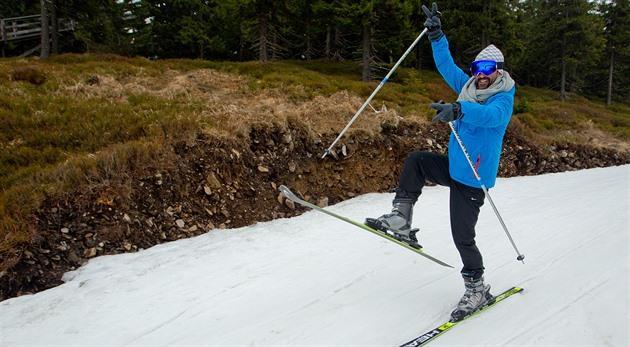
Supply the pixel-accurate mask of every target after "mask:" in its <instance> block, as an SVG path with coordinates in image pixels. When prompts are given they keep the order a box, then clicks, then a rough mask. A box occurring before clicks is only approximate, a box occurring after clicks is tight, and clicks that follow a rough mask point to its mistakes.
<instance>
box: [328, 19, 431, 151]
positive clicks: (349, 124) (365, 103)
mask: <svg viewBox="0 0 630 347" xmlns="http://www.w3.org/2000/svg"><path fill="white" fill-rule="evenodd" d="M427 30H428V29H427V28H424V30H422V32H421V33H420V35H418V37H417V38H416V40H415V41H413V43H412V44H411V46H409V48H407V51H405V53H404V54H403V55H402V57H400V59H398V61H397V62H396V64H395V65H394V67H392V69H391V70H389V73H387V76H385V78H383V80H382V81H381V83H379V84H378V86H377V87H376V89H374V91H373V92H372V95H370V97H369V98H368V99H367V100H365V102H364V103H363V105H362V106H361V108H359V110H358V111H357V113H355V114H354V117H352V119H350V122H348V124H347V125H346V127H345V128H343V130H342V131H341V133H339V136H337V138H336V139H335V141H333V143H332V144H331V145H330V147H328V149H326V151H325V152H324V155H323V156H322V159H324V158H326V156H327V155H328V154H330V151H331V150H332V148H333V147H334V146H335V144H337V142H338V141H339V139H341V137H342V136H343V134H345V132H346V131H348V129H349V128H350V126H351V125H352V123H354V121H355V120H356V119H357V118H358V117H359V115H360V114H361V113H362V112H363V110H364V109H365V108H366V107H367V105H368V104H369V103H370V101H372V99H373V98H374V96H375V95H376V93H378V91H379V90H381V88H383V86H384V85H385V83H387V80H388V79H389V77H390V76H391V75H392V74H393V73H394V71H395V70H396V69H397V68H398V65H400V63H402V61H403V60H404V59H405V58H406V57H407V55H409V53H410V52H411V50H412V49H413V48H414V47H415V46H416V44H418V41H420V39H421V38H422V36H424V34H425V33H426V32H427Z"/></svg>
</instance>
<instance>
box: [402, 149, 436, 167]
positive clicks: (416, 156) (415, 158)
mask: <svg viewBox="0 0 630 347" xmlns="http://www.w3.org/2000/svg"><path fill="white" fill-rule="evenodd" d="M429 155H431V153H429V152H422V151H416V152H411V153H409V154H408V155H407V159H405V161H407V162H410V163H413V164H420V165H421V164H422V162H423V161H424V159H426V158H427V157H428V156H429Z"/></svg>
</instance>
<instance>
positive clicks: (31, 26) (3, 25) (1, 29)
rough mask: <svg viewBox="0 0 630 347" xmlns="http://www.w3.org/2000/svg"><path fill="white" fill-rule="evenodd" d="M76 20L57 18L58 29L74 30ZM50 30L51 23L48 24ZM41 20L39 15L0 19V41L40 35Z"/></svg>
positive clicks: (60, 30)
mask: <svg viewBox="0 0 630 347" xmlns="http://www.w3.org/2000/svg"><path fill="white" fill-rule="evenodd" d="M75 27H76V22H75V21H74V20H72V19H65V18H59V26H58V31H59V32H62V31H70V30H74V28H75ZM50 29H51V32H52V25H51V26H50ZM41 32H42V20H41V16H40V15H33V16H23V17H13V18H2V19H0V41H2V42H7V41H15V40H22V39H28V38H34V37H38V36H40V34H41Z"/></svg>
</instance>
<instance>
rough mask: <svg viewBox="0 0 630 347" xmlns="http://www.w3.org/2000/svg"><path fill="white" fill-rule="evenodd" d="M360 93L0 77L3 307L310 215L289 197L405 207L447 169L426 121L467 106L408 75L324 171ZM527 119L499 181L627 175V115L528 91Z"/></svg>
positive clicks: (58, 62) (441, 136) (72, 66)
mask: <svg viewBox="0 0 630 347" xmlns="http://www.w3.org/2000/svg"><path fill="white" fill-rule="evenodd" d="M359 76H360V74H359V66H357V65H356V64H354V63H352V62H346V63H330V62H322V61H317V62H311V63H306V62H278V63H270V64H266V65H260V64H258V63H217V62H206V61H194V60H166V61H149V60H145V59H139V58H134V59H131V58H123V57H119V56H113V55H111V56H110V55H104V56H91V55H61V56H57V57H55V58H52V59H50V60H49V61H48V62H46V63H42V62H39V61H37V60H20V59H5V60H0V148H1V149H2V151H0V190H1V196H0V299H6V298H8V297H12V296H16V295H21V294H25V293H30V292H36V291H39V290H42V289H45V288H48V287H50V286H54V285H57V284H59V283H61V281H60V279H61V276H62V274H63V273H64V272H66V271H68V270H72V269H75V268H77V267H79V266H80V265H82V264H84V263H85V262H86V261H87V260H88V259H90V258H92V257H95V256H98V255H105V254H115V253H121V252H130V251H131V252H132V251H136V250H139V249H142V248H149V247H151V246H153V245H155V244H157V243H162V242H167V241H172V240H177V239H181V238H187V237H191V236H194V235H198V234H201V233H205V232H207V231H210V230H213V229H223V228H234V227H242V226H246V225H250V224H252V223H255V222H257V221H267V220H270V219H274V218H278V217H284V216H291V215H295V214H298V213H301V211H299V210H296V209H294V207H293V206H291V205H290V204H283V203H282V202H281V201H280V202H279V201H278V200H277V191H276V186H277V185H278V184H280V183H285V184H291V185H292V186H294V187H296V188H297V189H299V190H300V192H301V193H302V194H303V195H304V196H305V197H306V198H307V199H311V200H312V201H317V202H320V203H321V204H327V203H336V202H339V201H342V200H345V199H347V198H349V197H353V196H356V195H358V194H364V193H368V192H376V191H381V192H382V191H388V190H390V189H391V188H392V187H393V186H394V185H395V181H396V177H397V175H398V170H399V166H400V163H401V162H402V160H403V158H404V157H405V155H406V154H407V153H408V152H409V151H411V150H414V149H424V150H433V151H438V152H445V150H446V142H447V137H448V130H447V128H446V127H445V126H443V125H432V124H430V123H428V121H427V120H428V119H430V117H431V113H432V112H431V111H430V110H429V109H428V107H427V104H428V103H429V102H432V101H435V100H439V99H443V100H451V99H453V98H454V97H455V96H454V94H453V93H452V92H450V91H449V90H448V88H447V87H446V85H445V84H444V83H443V82H442V81H441V79H440V78H439V76H438V75H437V74H436V73H435V72H430V71H421V72H418V71H415V70H412V69H402V70H401V71H400V73H399V74H397V76H396V77H395V78H394V80H393V81H392V82H391V83H389V84H388V85H386V87H385V88H383V90H382V92H381V93H380V94H379V96H378V97H377V98H376V100H375V101H374V102H373V106H374V110H368V111H366V113H365V114H364V115H363V116H362V117H361V118H360V119H359V121H357V122H356V123H355V125H354V127H353V128H352V130H351V131H350V132H349V133H348V135H347V136H346V137H345V138H344V139H343V141H342V143H340V145H339V146H338V148H337V156H336V158H328V159H326V160H324V161H321V160H319V157H320V156H321V154H322V153H323V150H324V149H325V148H326V147H327V146H328V145H329V144H330V143H331V142H332V139H334V137H335V136H336V135H337V133H338V132H339V131H340V130H341V129H342V128H343V126H345V124H346V123H347V121H348V120H349V119H350V117H351V116H352V115H353V114H354V112H355V111H356V109H357V108H358V107H359V106H360V105H361V103H362V102H363V100H364V98H365V97H366V96H367V95H369V93H370V92H371V91H372V90H373V88H374V87H375V85H376V83H377V82H373V83H368V84H366V83H363V82H361V81H360V80H359ZM515 109H516V112H517V114H516V116H515V117H514V118H513V121H512V123H511V125H510V128H509V131H508V135H507V137H506V146H505V149H504V152H505V153H504V156H503V161H502V163H501V169H500V170H501V175H502V176H514V175H532V174H539V173H544V172H558V171H566V170H574V169H581V168H589V167H599V166H609V165H619V164H624V163H628V162H630V152H629V146H628V145H629V141H630V117H629V115H630V106H628V105H614V106H613V107H610V108H606V107H605V105H604V104H603V103H601V102H598V101H593V100H589V99H587V98H584V97H581V96H578V95H572V96H571V99H570V101H568V102H564V103H561V102H559V101H556V100H555V93H554V92H551V91H546V90H539V89H534V88H527V87H523V88H520V89H519V92H518V96H517V102H516V106H515Z"/></svg>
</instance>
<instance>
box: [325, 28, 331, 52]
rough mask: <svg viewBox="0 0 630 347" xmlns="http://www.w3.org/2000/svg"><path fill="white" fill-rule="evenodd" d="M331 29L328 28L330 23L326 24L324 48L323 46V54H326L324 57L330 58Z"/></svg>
mask: <svg viewBox="0 0 630 347" xmlns="http://www.w3.org/2000/svg"><path fill="white" fill-rule="evenodd" d="M330 34H331V30H330V25H327V26H326V48H324V55H325V56H326V59H330V43H331V37H330Z"/></svg>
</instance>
